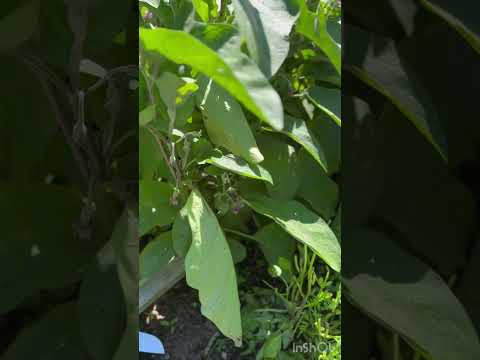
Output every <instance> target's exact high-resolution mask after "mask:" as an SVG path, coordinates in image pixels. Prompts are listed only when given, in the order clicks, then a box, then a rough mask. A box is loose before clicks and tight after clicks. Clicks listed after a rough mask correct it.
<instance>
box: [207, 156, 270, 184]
mask: <svg viewBox="0 0 480 360" xmlns="http://www.w3.org/2000/svg"><path fill="white" fill-rule="evenodd" d="M205 162H206V163H208V164H212V165H215V166H217V167H219V168H220V169H224V170H228V171H231V172H234V173H236V174H238V175H241V176H246V177H248V178H252V179H257V180H262V181H266V182H269V183H270V184H273V180H272V175H270V173H269V172H268V171H267V170H266V169H265V168H263V167H262V166H260V165H255V164H249V163H247V162H246V161H245V160H243V159H240V158H238V157H236V156H235V155H232V154H228V155H224V156H214V157H211V158H210V159H208V160H206V161H205Z"/></svg>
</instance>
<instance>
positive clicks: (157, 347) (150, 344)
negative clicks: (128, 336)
mask: <svg viewBox="0 0 480 360" xmlns="http://www.w3.org/2000/svg"><path fill="white" fill-rule="evenodd" d="M138 344H139V347H140V349H139V350H140V352H144V353H150V354H160V355H164V354H165V349H164V347H163V344H162V342H161V341H160V340H159V339H157V338H156V337H155V336H153V335H150V334H146V333H144V332H139V333H138Z"/></svg>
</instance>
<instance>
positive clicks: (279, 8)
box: [139, 0, 341, 359]
mask: <svg viewBox="0 0 480 360" xmlns="http://www.w3.org/2000/svg"><path fill="white" fill-rule="evenodd" d="M139 8H140V20H139V21H140V29H139V34H140V55H139V56H140V58H139V62H140V98H139V104H140V105H139V111H140V113H139V129H140V135H139V139H140V158H139V159H140V160H139V162H140V163H139V169H140V195H139V199H140V203H139V229H140V236H141V249H142V251H141V256H140V311H144V310H146V309H147V308H148V306H149V305H151V304H153V303H154V302H156V301H157V299H158V298H159V297H160V300H159V301H158V302H157V305H158V307H159V308H162V307H168V304H166V303H164V302H162V298H163V299H168V301H169V302H171V301H172V298H171V297H170V296H169V293H166V292H167V291H168V290H169V289H170V287H171V286H173V285H174V284H175V283H176V282H177V281H178V280H179V279H180V278H181V277H183V276H185V278H186V283H187V284H188V286H189V287H190V288H192V289H194V290H195V296H196V297H197V301H198V302H199V304H200V311H201V313H202V314H203V316H204V317H206V318H208V319H209V320H210V321H211V322H212V323H213V324H214V326H215V328H216V329H217V331H218V332H219V333H220V334H221V335H222V336H221V337H218V338H217V340H216V341H215V343H214V344H213V345H212V349H213V348H217V349H218V348H222V347H223V346H230V347H231V346H232V345H235V346H237V347H238V348H239V349H240V352H239V353H237V354H236V356H237V358H246V359H252V358H257V359H295V358H299V359H300V358H301V359H304V358H312V359H339V358H340V344H341V339H340V306H341V291H340V278H339V271H340V269H341V250H340V238H341V230H340V216H341V215H340V214H341V211H340V208H341V205H340V200H339V185H338V181H339V179H340V168H341V161H340V140H341V139H340V135H341V114H340V107H341V98H340V87H341V77H340V68H341V45H340V43H341V41H340V38H341V21H340V15H341V9H340V3H339V2H337V1H303V0H301V1H295V0H292V1H289V0H288V1H287V0H285V1H283V0H275V1H244V0H234V1H231V2H229V1H219V2H216V1H203V0H199V1H187V0H176V1H172V0H171V1H162V0H160V1H154V0H148V1H147V0H145V1H140V2H139ZM161 296H163V297H161ZM179 298H180V297H179ZM165 301H167V300H165ZM173 301H174V300H173ZM155 309H157V308H155ZM149 311H150V312H147V313H146V314H144V317H142V319H145V316H146V317H147V318H148V319H149V321H150V320H151V319H155V314H157V315H158V311H157V310H153V309H152V308H150V309H149ZM172 311H173V310H172ZM152 314H153V315H152ZM160 315H161V316H162V317H165V318H164V319H163V320H162V322H163V325H164V326H166V327H170V328H171V329H172V331H174V330H173V329H174V328H175V326H176V325H175V324H174V322H175V319H171V318H169V315H170V314H168V313H166V314H165V313H162V314H160ZM153 324H155V321H153ZM177 325H178V324H177ZM150 326H152V323H151V324H150ZM182 326H184V324H182ZM294 343H299V344H300V343H309V344H311V345H313V346H315V349H316V350H318V351H314V350H312V349H311V347H310V352H309V353H294V351H293V350H292V345H293V344H294ZM166 345H167V352H168V350H169V349H168V344H166ZM205 345H207V344H205ZM326 348H328V351H327V350H326ZM207 350H208V349H207ZM200 355H201V354H199V352H197V353H191V354H189V357H187V358H189V359H194V358H200V357H199V356H200ZM170 356H171V358H175V356H176V354H175V353H170ZM187 356H188V355H187ZM205 356H206V358H211V359H213V358H214V357H213V355H212V354H210V355H205ZM179 358H180V357H179Z"/></svg>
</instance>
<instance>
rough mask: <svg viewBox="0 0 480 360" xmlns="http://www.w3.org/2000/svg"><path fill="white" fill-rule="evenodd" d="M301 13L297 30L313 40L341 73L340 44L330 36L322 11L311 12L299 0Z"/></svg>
mask: <svg viewBox="0 0 480 360" xmlns="http://www.w3.org/2000/svg"><path fill="white" fill-rule="evenodd" d="M300 4H301V13H300V18H299V19H298V22H297V27H296V29H297V31H298V32H299V33H300V34H302V35H303V36H305V37H306V38H308V39H310V40H311V41H313V42H314V43H315V44H316V45H317V46H318V47H319V48H320V49H321V50H322V51H323V52H324V53H325V54H326V55H327V56H328V58H329V59H330V61H331V62H332V64H333V65H334V66H335V69H336V70H337V72H338V73H339V74H340V73H341V67H342V64H341V57H342V56H341V46H340V44H338V43H337V42H335V40H334V39H333V38H332V36H331V35H330V34H329V32H328V29H327V24H328V20H327V19H326V17H325V15H324V14H323V11H318V12H317V13H316V14H315V13H313V12H311V11H310V10H309V9H308V7H307V5H306V4H305V1H304V0H300Z"/></svg>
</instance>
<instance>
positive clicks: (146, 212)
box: [139, 180, 177, 236]
mask: <svg viewBox="0 0 480 360" xmlns="http://www.w3.org/2000/svg"><path fill="white" fill-rule="evenodd" d="M139 187H140V197H139V201H140V204H139V216H140V223H139V225H140V235H141V236H143V235H145V234H146V233H147V232H149V231H150V230H151V229H152V228H154V227H155V226H164V225H168V224H171V223H172V222H173V218H174V216H175V214H176V213H177V209H175V208H174V207H173V206H172V205H171V204H170V199H171V197H172V195H173V187H172V186H171V185H169V184H168V183H164V182H159V181H155V180H143V181H140V184H139Z"/></svg>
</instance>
